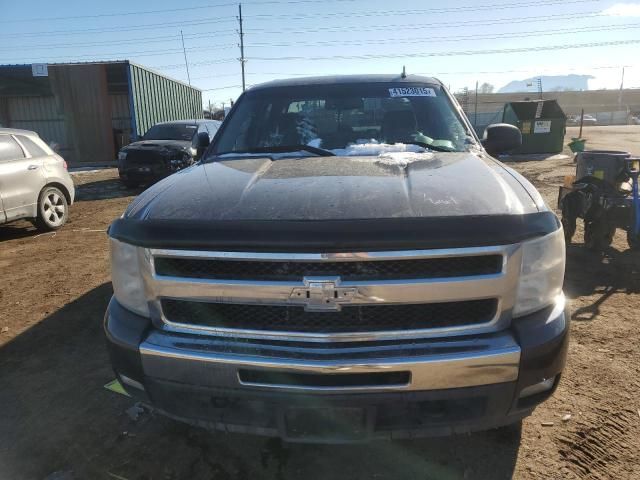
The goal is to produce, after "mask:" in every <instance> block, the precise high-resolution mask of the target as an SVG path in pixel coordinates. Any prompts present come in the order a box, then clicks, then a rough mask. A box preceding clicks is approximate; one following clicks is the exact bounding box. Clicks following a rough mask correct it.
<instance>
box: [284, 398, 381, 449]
mask: <svg viewBox="0 0 640 480" xmlns="http://www.w3.org/2000/svg"><path fill="white" fill-rule="evenodd" d="M279 413H280V414H279V415H278V418H279V424H280V425H279V428H280V433H281V435H282V437H283V438H284V439H285V440H288V441H292V442H309V443H313V442H318V441H322V442H325V443H351V442H362V441H366V440H367V439H368V438H369V437H370V436H371V433H372V431H373V423H374V422H373V420H374V415H375V411H374V409H373V408H363V407H288V408H282V409H281V410H280V412H279Z"/></svg>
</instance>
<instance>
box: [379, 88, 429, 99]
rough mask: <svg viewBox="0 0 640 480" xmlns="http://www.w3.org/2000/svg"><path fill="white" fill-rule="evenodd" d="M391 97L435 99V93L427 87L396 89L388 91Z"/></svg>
mask: <svg viewBox="0 0 640 480" xmlns="http://www.w3.org/2000/svg"><path fill="white" fill-rule="evenodd" d="M389 95H390V96H391V97H435V96H436V91H435V90H434V89H433V88H429V87H396V88H390V89H389Z"/></svg>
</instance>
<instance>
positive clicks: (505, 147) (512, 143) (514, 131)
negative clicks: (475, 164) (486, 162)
mask: <svg viewBox="0 0 640 480" xmlns="http://www.w3.org/2000/svg"><path fill="white" fill-rule="evenodd" d="M520 145H522V133H520V129H518V127H514V126H513V125H509V124H508V123H494V124H493V125H489V126H488V127H487V128H486V129H485V131H484V136H483V137H482V146H483V147H484V148H485V150H486V151H487V153H488V154H489V155H491V156H492V157H495V156H497V155H500V154H501V153H508V152H511V151H513V150H515V149H516V148H518V147H520Z"/></svg>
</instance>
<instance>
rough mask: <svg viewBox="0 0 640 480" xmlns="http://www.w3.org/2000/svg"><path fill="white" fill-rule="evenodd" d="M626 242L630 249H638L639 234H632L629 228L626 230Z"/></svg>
mask: <svg viewBox="0 0 640 480" xmlns="http://www.w3.org/2000/svg"><path fill="white" fill-rule="evenodd" d="M627 243H628V244H629V248H630V249H631V250H640V235H634V234H633V232H632V231H631V230H629V231H627Z"/></svg>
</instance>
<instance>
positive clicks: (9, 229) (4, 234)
mask: <svg viewBox="0 0 640 480" xmlns="http://www.w3.org/2000/svg"><path fill="white" fill-rule="evenodd" d="M39 233H42V232H39V231H38V229H37V228H36V227H35V225H33V223H31V222H29V221H27V220H18V221H16V222H11V223H8V224H6V225H0V242H5V241H7V240H18V239H20V238H25V237H33V236H35V235H38V234H39Z"/></svg>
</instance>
